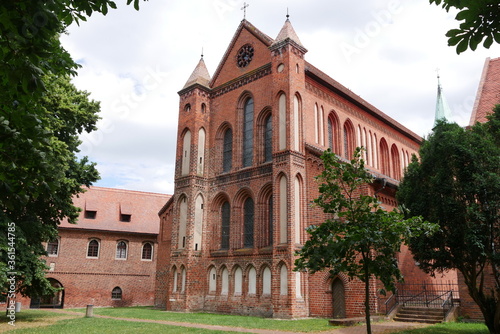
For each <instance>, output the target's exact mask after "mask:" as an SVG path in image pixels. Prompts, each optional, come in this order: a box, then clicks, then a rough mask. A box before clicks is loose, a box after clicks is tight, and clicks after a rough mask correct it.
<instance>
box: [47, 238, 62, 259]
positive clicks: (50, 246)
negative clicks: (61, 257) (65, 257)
mask: <svg viewBox="0 0 500 334" xmlns="http://www.w3.org/2000/svg"><path fill="white" fill-rule="evenodd" d="M47 254H48V255H49V256H57V255H58V254H59V239H58V238H55V239H53V240H51V241H49V242H48V243H47Z"/></svg>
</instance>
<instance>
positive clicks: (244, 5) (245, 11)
mask: <svg viewBox="0 0 500 334" xmlns="http://www.w3.org/2000/svg"><path fill="white" fill-rule="evenodd" d="M248 6H250V4H248V3H246V2H244V3H243V7H241V9H242V10H243V20H246V18H247V7H248Z"/></svg>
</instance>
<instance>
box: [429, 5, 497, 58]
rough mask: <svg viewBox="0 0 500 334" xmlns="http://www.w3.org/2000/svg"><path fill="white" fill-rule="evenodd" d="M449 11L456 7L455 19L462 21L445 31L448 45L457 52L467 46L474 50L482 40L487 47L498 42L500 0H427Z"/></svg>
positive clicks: (465, 48)
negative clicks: (454, 47)
mask: <svg viewBox="0 0 500 334" xmlns="http://www.w3.org/2000/svg"><path fill="white" fill-rule="evenodd" d="M429 1H430V3H431V4H432V3H435V4H436V5H437V6H439V5H442V7H443V8H444V9H445V10H446V11H449V10H450V9H451V8H455V9H458V10H459V12H458V14H457V16H456V17H455V19H456V20H457V21H463V22H461V23H460V25H459V27H458V28H456V29H451V30H449V31H448V32H447V33H446V36H447V37H448V45H449V46H455V45H456V51H457V53H458V54H460V53H462V52H464V51H465V50H467V49H468V48H470V49H471V50H472V51H474V50H476V48H477V47H478V45H479V44H480V43H481V42H482V41H483V39H484V43H483V46H484V47H485V48H486V49H489V48H490V46H491V45H492V44H493V42H495V43H500V1H498V0H482V1H478V0H429Z"/></svg>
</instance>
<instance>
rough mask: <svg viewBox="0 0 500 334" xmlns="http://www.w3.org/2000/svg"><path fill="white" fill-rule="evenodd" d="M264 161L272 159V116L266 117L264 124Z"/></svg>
mask: <svg viewBox="0 0 500 334" xmlns="http://www.w3.org/2000/svg"><path fill="white" fill-rule="evenodd" d="M264 125H265V128H264V161H265V162H268V161H271V160H272V159H273V121H272V115H269V116H267V118H266V120H265V122H264Z"/></svg>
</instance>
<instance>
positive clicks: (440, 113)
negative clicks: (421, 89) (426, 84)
mask: <svg viewBox="0 0 500 334" xmlns="http://www.w3.org/2000/svg"><path fill="white" fill-rule="evenodd" d="M437 80H438V88H437V99H436V115H435V118H434V124H436V122H437V121H438V120H440V119H442V120H445V121H446V122H452V117H451V109H450V107H449V105H448V102H447V101H446V98H445V96H444V94H443V88H442V87H441V82H440V80H439V72H438V75H437Z"/></svg>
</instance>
